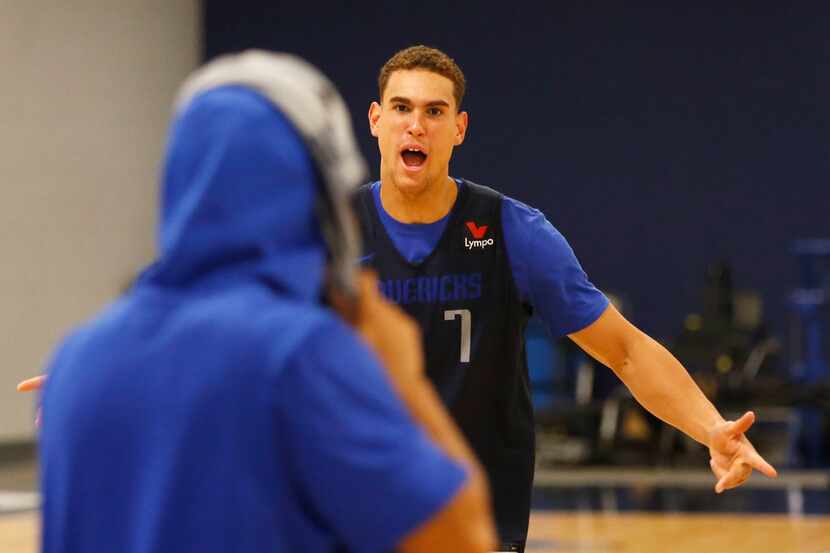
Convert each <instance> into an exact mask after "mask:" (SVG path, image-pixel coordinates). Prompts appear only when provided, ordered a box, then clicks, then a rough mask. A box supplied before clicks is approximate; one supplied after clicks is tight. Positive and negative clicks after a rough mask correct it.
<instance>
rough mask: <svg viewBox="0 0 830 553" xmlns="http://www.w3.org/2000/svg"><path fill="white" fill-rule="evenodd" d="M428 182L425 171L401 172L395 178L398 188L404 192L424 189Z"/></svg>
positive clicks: (413, 192)
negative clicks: (414, 172) (415, 172)
mask: <svg viewBox="0 0 830 553" xmlns="http://www.w3.org/2000/svg"><path fill="white" fill-rule="evenodd" d="M428 183H429V179H428V178H427V174H426V172H425V171H424V172H422V173H417V174H412V173H410V172H401V173H399V174H398V175H397V176H396V178H395V185H396V186H397V188H398V190H400V191H401V192H404V193H406V194H417V193H418V192H421V191H422V190H424V189H425V188H426V187H427V185H428Z"/></svg>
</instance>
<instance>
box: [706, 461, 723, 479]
mask: <svg viewBox="0 0 830 553" xmlns="http://www.w3.org/2000/svg"><path fill="white" fill-rule="evenodd" d="M709 468H711V469H712V474H714V475H715V478H717V479H718V480H720V479H721V478H723V477H724V475H725V474H726V469H725V468H723V467H721V466H720V465H719V464H718V462H717V461H715V460H714V459H709Z"/></svg>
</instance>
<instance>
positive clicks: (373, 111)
mask: <svg viewBox="0 0 830 553" xmlns="http://www.w3.org/2000/svg"><path fill="white" fill-rule="evenodd" d="M380 112H381V107H380V104H379V103H377V102H372V103H371V105H369V132H371V133H372V136H374V137H376V138H377V136H378V120H379V119H380Z"/></svg>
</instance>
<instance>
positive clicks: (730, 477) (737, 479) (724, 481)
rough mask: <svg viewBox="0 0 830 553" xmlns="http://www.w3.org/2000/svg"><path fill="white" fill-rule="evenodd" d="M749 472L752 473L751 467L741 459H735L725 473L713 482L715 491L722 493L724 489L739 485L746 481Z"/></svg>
mask: <svg viewBox="0 0 830 553" xmlns="http://www.w3.org/2000/svg"><path fill="white" fill-rule="evenodd" d="M750 474H752V467H750V466H749V465H748V464H746V463H744V462H743V461H735V462H734V463H732V466H731V467H730V468H729V470H728V471H727V472H726V474H724V475H723V477H722V478H721V479H720V480H718V483H717V484H715V492H716V493H722V492H723V491H724V490H729V489H732V488H736V487H738V486H740V485H741V484H743V483H744V482H746V480H747V478H749V475H750Z"/></svg>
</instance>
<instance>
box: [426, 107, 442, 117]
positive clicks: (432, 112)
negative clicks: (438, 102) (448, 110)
mask: <svg viewBox="0 0 830 553" xmlns="http://www.w3.org/2000/svg"><path fill="white" fill-rule="evenodd" d="M427 113H428V114H430V115H431V116H433V117H438V116H439V115H442V114H443V113H444V112H443V111H441V109H440V108H429V109H428V110H427Z"/></svg>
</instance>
